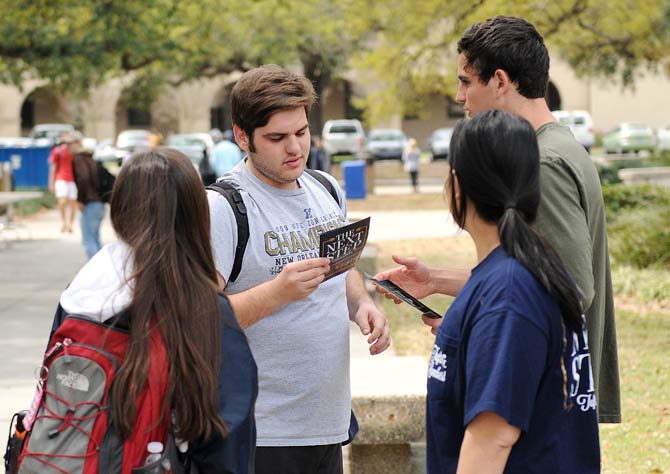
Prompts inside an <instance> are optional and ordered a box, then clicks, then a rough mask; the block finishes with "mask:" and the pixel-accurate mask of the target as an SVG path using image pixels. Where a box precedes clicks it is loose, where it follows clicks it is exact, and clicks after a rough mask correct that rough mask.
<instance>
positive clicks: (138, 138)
mask: <svg viewBox="0 0 670 474" xmlns="http://www.w3.org/2000/svg"><path fill="white" fill-rule="evenodd" d="M150 137H151V132H150V131H149V130H124V131H123V132H121V133H119V136H118V137H117V138H116V144H115V146H116V158H117V159H118V160H119V162H123V161H125V160H127V159H128V158H129V157H130V155H132V154H133V153H135V152H136V151H141V150H148V149H150V148H151V138H150Z"/></svg>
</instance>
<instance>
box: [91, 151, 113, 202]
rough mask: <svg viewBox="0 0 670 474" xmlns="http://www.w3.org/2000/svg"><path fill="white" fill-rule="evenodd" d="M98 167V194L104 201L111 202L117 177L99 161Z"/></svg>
mask: <svg viewBox="0 0 670 474" xmlns="http://www.w3.org/2000/svg"><path fill="white" fill-rule="evenodd" d="M96 166H97V168H98V186H99V187H98V194H100V200H101V201H102V202H107V203H108V202H111V200H112V189H114V180H115V179H116V178H115V177H114V175H113V174H112V173H110V172H109V170H107V168H105V167H104V166H103V164H102V163H100V162H99V161H97V162H96Z"/></svg>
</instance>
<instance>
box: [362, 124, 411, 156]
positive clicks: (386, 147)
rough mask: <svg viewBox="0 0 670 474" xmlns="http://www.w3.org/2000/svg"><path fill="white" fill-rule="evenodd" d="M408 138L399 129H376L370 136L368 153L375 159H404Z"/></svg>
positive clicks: (371, 131) (367, 147)
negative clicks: (403, 153)
mask: <svg viewBox="0 0 670 474" xmlns="http://www.w3.org/2000/svg"><path fill="white" fill-rule="evenodd" d="M406 145H407V137H406V136H405V134H404V133H403V132H402V130H400V129H398V128H376V129H373V130H370V133H369V134H368V144H367V146H366V151H367V152H368V155H370V156H372V157H373V158H397V159H401V158H402V152H403V150H404V149H405V146H406Z"/></svg>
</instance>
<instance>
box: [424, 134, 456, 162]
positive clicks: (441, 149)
mask: <svg viewBox="0 0 670 474" xmlns="http://www.w3.org/2000/svg"><path fill="white" fill-rule="evenodd" d="M453 133H454V129H453V128H452V127H447V128H438V129H437V130H435V131H434V132H433V134H432V135H431V136H430V138H429V139H428V149H429V150H430V154H431V156H432V157H433V160H439V159H445V160H446V159H447V158H448V157H449V143H450V142H451V135H453Z"/></svg>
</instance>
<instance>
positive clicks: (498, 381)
mask: <svg viewBox="0 0 670 474" xmlns="http://www.w3.org/2000/svg"><path fill="white" fill-rule="evenodd" d="M564 335H565V337H564ZM482 412H494V413H496V414H498V415H499V416H501V417H503V418H504V419H505V420H507V422H508V423H510V424H511V425H514V426H516V427H517V428H519V429H521V430H522V434H521V437H520V438H519V440H518V441H517V442H516V444H515V445H514V446H513V447H512V450H511V453H510V456H509V459H508V461H507V465H506V467H505V471H504V472H505V474H517V473H519V474H521V473H523V474H533V473H538V474H539V473H542V474H548V473H556V474H562V473H565V474H568V473H569V474H574V473H580V474H589V473H599V472H600V446H599V440H598V421H597V417H596V400H595V387H594V383H593V375H592V373H591V362H590V356H589V352H588V341H587V339H586V331H583V332H582V333H581V334H575V333H573V332H572V331H570V330H569V329H567V328H566V331H565V332H564V331H563V325H562V321H561V315H560V310H559V307H558V304H557V303H556V302H555V301H554V299H553V298H552V297H551V296H549V294H548V293H547V291H546V290H545V289H544V287H542V285H541V284H540V283H539V282H538V281H537V280H536V279H535V277H534V276H533V275H532V274H531V273H530V272H529V271H528V270H527V269H526V268H525V267H523V266H522V265H521V264H520V263H518V262H517V261H516V260H514V259H513V258H511V257H509V256H508V255H507V254H506V253H505V251H504V250H503V249H502V247H498V248H497V249H495V250H494V251H493V252H491V253H490V254H489V255H488V256H487V257H486V258H485V259H484V260H483V261H482V262H481V263H480V264H479V265H477V267H475V268H474V270H473V271H472V275H471V277H470V279H469V280H468V282H467V284H466V285H465V287H464V288H463V289H462V290H461V291H460V293H459V294H458V297H457V298H456V299H455V300H454V302H453V303H452V305H451V307H450V308H449V310H448V311H447V314H446V315H445V318H444V322H443V323H442V325H441V327H440V329H439V331H438V334H437V338H436V340H435V346H434V347H433V354H432V357H431V361H430V365H429V370H428V396H427V401H426V438H427V439H426V441H427V446H426V448H427V467H428V473H430V474H436V473H455V472H456V467H457V465H458V456H459V451H460V448H461V444H462V441H463V436H464V434H465V428H466V427H467V425H468V424H469V423H470V422H471V421H472V420H473V419H474V418H475V417H476V416H477V415H478V414H480V413H482Z"/></svg>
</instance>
